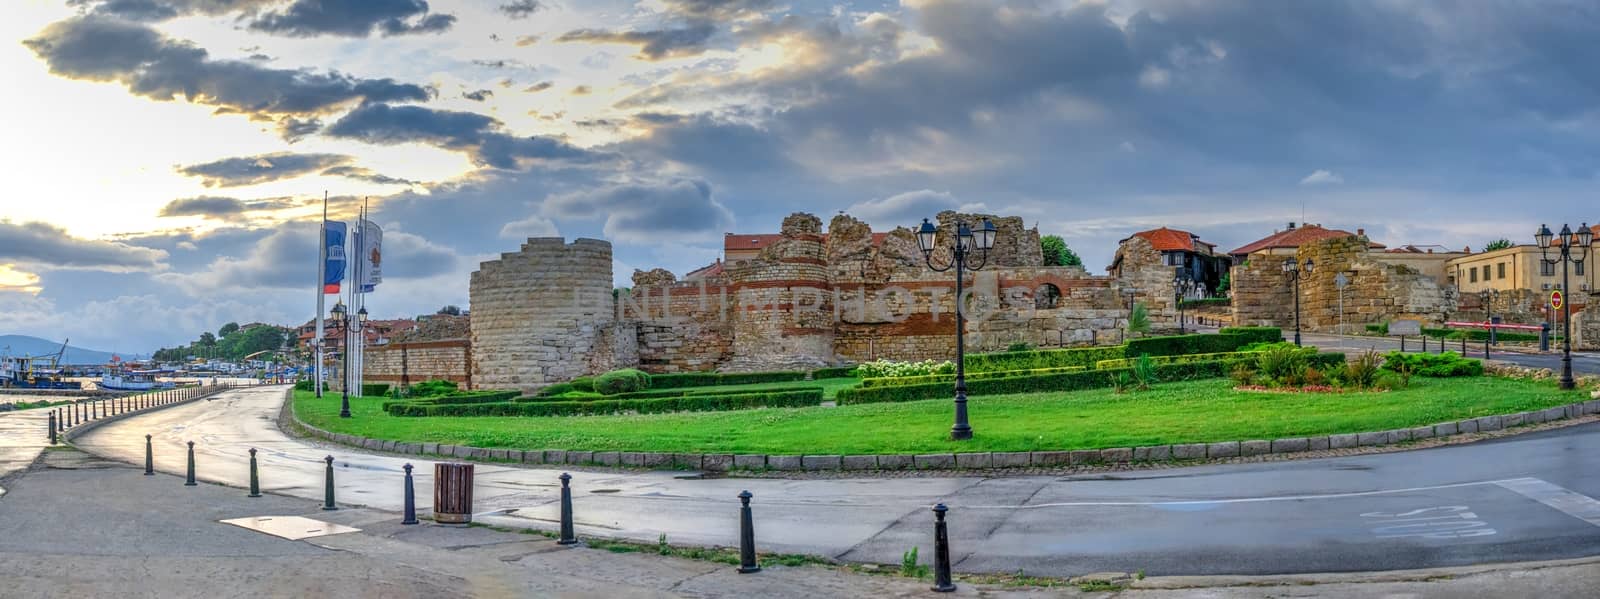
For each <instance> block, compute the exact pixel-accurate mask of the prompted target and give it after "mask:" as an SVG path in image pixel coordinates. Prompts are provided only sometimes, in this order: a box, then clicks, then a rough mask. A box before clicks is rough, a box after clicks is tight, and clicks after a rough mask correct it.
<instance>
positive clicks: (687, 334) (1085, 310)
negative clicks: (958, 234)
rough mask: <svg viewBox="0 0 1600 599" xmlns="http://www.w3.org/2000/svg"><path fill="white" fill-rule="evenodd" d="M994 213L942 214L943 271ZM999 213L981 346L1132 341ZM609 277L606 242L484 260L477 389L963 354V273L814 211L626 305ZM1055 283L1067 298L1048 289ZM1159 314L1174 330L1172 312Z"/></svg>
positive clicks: (478, 280) (1035, 241)
mask: <svg viewBox="0 0 1600 599" xmlns="http://www.w3.org/2000/svg"><path fill="white" fill-rule="evenodd" d="M982 217H983V215H962V214H957V213H955V212H948V211H947V212H944V213H941V214H939V216H938V220H939V226H940V229H941V237H940V241H941V244H942V245H943V247H942V248H941V249H939V250H936V251H935V252H934V256H933V259H934V260H935V263H939V264H943V263H946V262H947V261H948V260H949V257H950V256H949V254H950V250H949V248H948V244H949V243H950V240H951V239H952V237H953V234H954V230H955V226H956V223H957V222H958V220H962V219H965V220H967V221H969V222H977V220H978V219H980V218H982ZM989 218H991V219H992V220H993V221H994V223H995V225H996V227H998V228H999V234H998V236H997V241H996V247H995V249H994V250H993V251H991V252H990V255H989V263H988V265H986V267H985V268H984V269H982V270H980V271H978V272H976V273H971V274H969V282H970V284H971V286H972V289H973V290H972V291H971V292H969V293H968V294H967V295H968V296H969V297H968V298H967V302H966V305H967V306H968V311H969V312H968V313H969V314H971V315H972V319H971V320H969V321H968V322H967V327H966V328H967V331H968V333H969V334H968V338H967V342H968V347H969V349H970V350H972V351H998V350H1004V349H1005V348H1006V347H1007V346H1008V345H1010V344H1013V343H1028V344H1030V345H1035V346H1053V345H1067V346H1083V345H1096V344H1101V345H1104V344H1115V343H1120V342H1121V341H1122V340H1123V333H1122V329H1123V327H1124V325H1125V324H1126V322H1125V319H1126V316H1127V304H1126V303H1125V299H1126V298H1125V297H1124V296H1123V295H1122V293H1121V292H1120V289H1121V288H1122V286H1123V283H1121V282H1120V281H1118V280H1116V279H1113V278H1110V277H1105V276H1094V275H1090V274H1088V272H1086V271H1085V270H1084V269H1083V268H1081V267H1047V266H1043V256H1042V254H1041V252H1040V250H1039V234H1038V231H1037V230H1035V229H1028V228H1026V227H1024V225H1023V222H1022V219H1020V218H1017V217H1004V218H1001V217H996V216H992V215H991V216H989ZM1162 268H1165V269H1166V271H1165V273H1164V274H1161V275H1160V276H1162V277H1164V279H1163V280H1164V282H1165V284H1166V285H1167V286H1168V287H1167V290H1166V291H1163V292H1150V295H1149V298H1150V301H1151V302H1157V301H1158V300H1159V299H1161V298H1162V297H1163V296H1166V297H1165V301H1166V303H1168V304H1170V303H1171V298H1170V295H1171V294H1170V285H1171V278H1172V274H1173V273H1172V271H1171V268H1170V267H1162ZM1146 275H1147V276H1149V277H1152V278H1151V280H1152V281H1153V280H1154V278H1153V277H1155V276H1157V275H1155V274H1149V273H1146ZM611 281H612V261H611V246H610V244H609V243H607V242H604V241H599V240H593V239H579V240H576V241H574V242H572V243H570V244H568V243H565V242H564V241H563V240H561V239H556V238H548V239H546V238H538V239H529V240H528V242H527V243H526V244H524V245H523V246H522V248H521V249H520V251H518V252H513V253H507V254H503V255H502V256H501V258H500V259H498V260H493V261H490V262H485V263H483V265H482V266H481V268H480V269H479V271H478V272H475V273H473V275H472V284H471V302H472V304H471V312H472V322H471V327H472V347H473V358H474V359H473V361H472V367H471V372H472V385H473V387H475V388H517V389H524V390H531V389H536V388H538V387H542V386H544V385H547V384H550V383H555V382H559V381H565V380H570V379H572V378H574V377H577V376H582V375H589V374H596V373H600V372H604V371H606V370H610V369H613V368H619V367H628V366H635V367H639V368H641V369H644V370H646V371H649V372H657V373H661V372H689V371H727V372H734V371H759V370H784V369H799V368H815V367H821V366H826V365H837V364H845V363H855V362H860V361H866V360H873V359H896V360H922V359H940V360H944V359H950V358H952V357H953V355H954V353H955V337H954V335H952V334H951V333H952V332H953V329H954V327H955V321H954V318H955V316H954V309H955V305H956V301H957V299H956V298H955V296H954V273H951V272H944V273H938V272H933V271H931V270H930V269H929V268H928V267H927V266H926V264H925V263H924V261H923V256H922V253H921V252H920V251H919V250H918V249H917V245H916V240H915V237H914V236H913V234H912V232H911V230H910V229H906V228H899V229H896V230H895V231H893V232H891V233H889V234H888V235H887V236H886V237H884V238H883V239H882V241H881V242H878V243H874V241H873V235H872V230H871V228H870V227H868V226H867V225H866V224H865V223H863V222H861V221H859V220H857V219H855V218H852V217H850V216H847V215H839V216H836V217H834V218H833V219H832V222H831V223H829V226H828V230H827V235H826V236H824V235H823V228H822V222H821V220H820V219H818V218H817V217H815V216H812V215H810V214H804V213H797V214H794V215H791V216H789V217H788V218H785V219H784V221H783V228H782V237H781V239H779V240H777V241H775V242H773V243H772V244H770V245H768V246H767V247H765V248H764V249H763V250H762V251H761V254H760V255H759V256H757V257H756V258H754V259H751V260H746V261H739V262H737V263H733V264H728V265H727V267H726V269H725V271H724V272H723V273H722V274H720V275H717V276H712V277H708V278H705V279H697V280H692V281H677V280H676V279H675V278H674V277H673V276H672V274H671V273H669V272H667V271H664V270H660V269H656V270H652V271H638V272H635V273H634V277H633V281H634V286H633V288H632V289H630V290H624V291H620V292H619V293H617V294H615V296H614V295H613V293H612V284H611ZM1047 286H1048V287H1047ZM1050 288H1053V290H1054V291H1055V292H1056V293H1044V292H1042V290H1050ZM1152 288H1153V289H1154V288H1155V286H1152ZM1051 297H1053V298H1055V299H1053V300H1051V299H1049V298H1051ZM1152 320H1153V321H1155V322H1157V323H1170V322H1172V319H1171V317H1170V316H1168V315H1166V310H1165V309H1159V308H1157V309H1153V310H1152ZM1160 326H1162V327H1163V328H1165V325H1160Z"/></svg>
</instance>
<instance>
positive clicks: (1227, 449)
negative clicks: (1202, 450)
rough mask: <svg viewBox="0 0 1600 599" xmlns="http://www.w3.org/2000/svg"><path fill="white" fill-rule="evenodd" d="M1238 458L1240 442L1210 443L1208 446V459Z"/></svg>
mask: <svg viewBox="0 0 1600 599" xmlns="http://www.w3.org/2000/svg"><path fill="white" fill-rule="evenodd" d="M1238 456H1239V442H1238V441H1224V442H1222V443H1210V444H1207V445H1206V457H1208V458H1233V457H1238Z"/></svg>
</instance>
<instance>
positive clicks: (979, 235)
mask: <svg viewBox="0 0 1600 599" xmlns="http://www.w3.org/2000/svg"><path fill="white" fill-rule="evenodd" d="M938 234H939V228H938V227H935V226H934V225H933V223H931V222H928V219H926V218H924V219H922V226H921V227H919V228H918V229H917V247H919V248H921V249H922V259H923V260H924V261H925V262H927V263H928V268H931V269H933V271H934V272H944V271H947V270H950V269H951V268H954V269H956V423H955V425H954V426H951V427H950V439H951V440H954V441H965V440H967V439H971V438H972V426H971V425H970V424H968V423H967V366H966V361H967V318H966V308H965V306H962V299H963V298H962V295H963V293H964V285H965V281H964V279H966V271H968V270H973V271H976V270H979V269H982V268H983V267H984V266H986V265H988V264H989V250H991V249H994V237H995V227H994V223H992V222H990V221H989V219H987V218H986V219H983V223H982V224H980V225H978V229H977V231H973V229H972V228H971V227H968V226H967V223H956V244H955V252H954V253H953V254H952V257H951V259H950V263H949V264H946V265H944V266H943V267H939V266H934V265H933V248H934V242H935V241H937V237H938ZM973 252H978V257H979V261H978V264H977V265H976V266H973V265H970V264H968V263H967V260H968V258H969V257H970V256H971V254H972V253H973Z"/></svg>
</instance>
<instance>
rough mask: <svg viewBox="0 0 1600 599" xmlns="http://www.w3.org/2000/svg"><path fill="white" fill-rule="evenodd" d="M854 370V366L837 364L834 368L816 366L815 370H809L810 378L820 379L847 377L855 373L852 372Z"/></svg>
mask: <svg viewBox="0 0 1600 599" xmlns="http://www.w3.org/2000/svg"><path fill="white" fill-rule="evenodd" d="M855 370H856V367H855V366H839V367H836V368H818V369H816V370H813V371H811V380H814V381H820V380H822V379H847V378H850V377H853V376H855V374H853V373H854V372H855Z"/></svg>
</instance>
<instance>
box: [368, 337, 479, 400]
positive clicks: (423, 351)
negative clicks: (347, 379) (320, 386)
mask: <svg viewBox="0 0 1600 599" xmlns="http://www.w3.org/2000/svg"><path fill="white" fill-rule="evenodd" d="M366 356H367V364H366V368H365V369H364V370H363V372H362V377H363V378H364V379H365V380H366V381H367V382H369V383H392V384H396V385H400V386H406V385H411V384H413V383H418V382H422V381H427V380H433V379H443V380H447V381H452V382H454V383H457V384H459V385H461V386H462V387H463V388H471V387H472V342H471V341H468V340H466V339H449V340H442V341H416V342H410V343H390V344H388V345H379V346H373V347H369V348H367V353H366Z"/></svg>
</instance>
